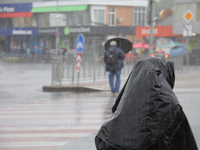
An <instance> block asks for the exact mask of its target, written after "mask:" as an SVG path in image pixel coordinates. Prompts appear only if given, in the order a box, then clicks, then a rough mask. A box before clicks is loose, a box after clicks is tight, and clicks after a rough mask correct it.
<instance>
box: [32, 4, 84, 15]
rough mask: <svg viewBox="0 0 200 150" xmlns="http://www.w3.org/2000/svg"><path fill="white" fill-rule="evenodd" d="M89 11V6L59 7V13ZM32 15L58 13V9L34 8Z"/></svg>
mask: <svg viewBox="0 0 200 150" xmlns="http://www.w3.org/2000/svg"><path fill="white" fill-rule="evenodd" d="M86 9H87V5H78V6H59V7H58V11H59V12H66V11H85V10H86ZM31 12H32V13H41V12H57V7H56V6H55V7H33V9H32V10H31Z"/></svg>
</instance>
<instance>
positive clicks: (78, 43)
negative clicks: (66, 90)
mask: <svg viewBox="0 0 200 150" xmlns="http://www.w3.org/2000/svg"><path fill="white" fill-rule="evenodd" d="M83 46H84V36H83V35H82V34H79V35H78V37H77V40H76V49H77V61H76V71H77V73H78V78H77V85H78V86H79V78H80V70H81V52H82V50H83Z"/></svg>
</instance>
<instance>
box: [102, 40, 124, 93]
mask: <svg viewBox="0 0 200 150" xmlns="http://www.w3.org/2000/svg"><path fill="white" fill-rule="evenodd" d="M109 43H110V46H109V48H108V49H107V50H106V51H105V53H104V62H105V64H106V71H109V75H108V79H109V84H110V88H111V92H112V95H117V94H118V93H119V88H120V84H121V77H120V76H121V69H122V68H123V67H124V64H123V59H124V52H123V51H122V49H121V48H118V47H117V42H116V41H111V42H109ZM114 76H116V81H115V85H114Z"/></svg>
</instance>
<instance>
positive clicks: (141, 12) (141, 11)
mask: <svg viewBox="0 0 200 150" xmlns="http://www.w3.org/2000/svg"><path fill="white" fill-rule="evenodd" d="M145 23H146V8H145V7H134V9H133V25H134V26H145Z"/></svg>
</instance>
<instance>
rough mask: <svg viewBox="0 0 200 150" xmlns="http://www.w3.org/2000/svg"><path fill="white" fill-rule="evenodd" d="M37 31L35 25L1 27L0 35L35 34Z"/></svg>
mask: <svg viewBox="0 0 200 150" xmlns="http://www.w3.org/2000/svg"><path fill="white" fill-rule="evenodd" d="M37 33H38V31H37V28H35V27H30V28H1V29H0V35H7V36H10V35H37Z"/></svg>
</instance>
